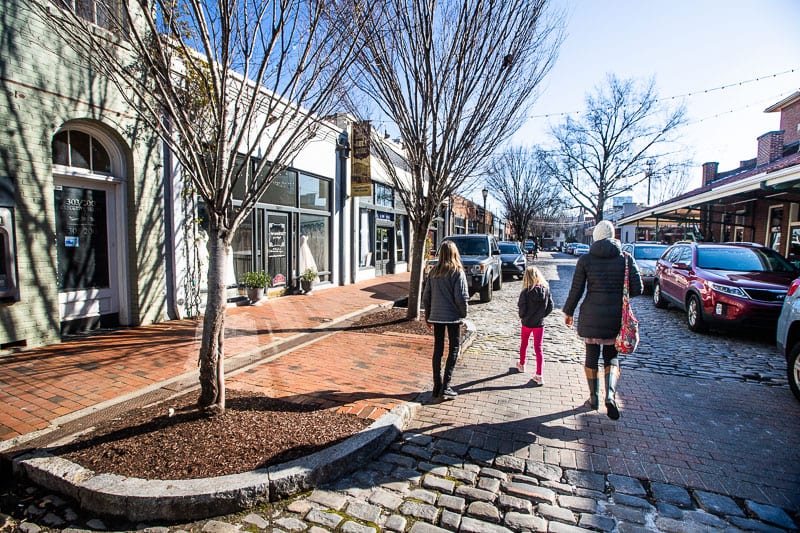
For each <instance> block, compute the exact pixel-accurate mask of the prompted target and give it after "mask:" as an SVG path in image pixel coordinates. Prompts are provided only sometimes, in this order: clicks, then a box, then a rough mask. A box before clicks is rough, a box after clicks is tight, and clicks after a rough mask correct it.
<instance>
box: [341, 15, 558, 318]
mask: <svg viewBox="0 0 800 533" xmlns="http://www.w3.org/2000/svg"><path fill="white" fill-rule="evenodd" d="M385 8H386V14H385V18H384V19H383V20H384V21H386V22H381V21H377V20H376V21H375V22H374V23H373V26H374V27H375V28H376V32H375V33H374V34H372V35H370V39H368V40H367V41H366V42H365V43H364V50H363V53H362V54H361V55H360V56H359V60H358V62H357V65H356V68H355V69H354V71H355V73H354V79H355V83H356V85H357V86H358V88H359V89H360V91H361V92H362V93H363V94H365V95H366V96H367V97H368V98H369V99H370V100H371V101H372V102H373V103H374V104H375V106H376V107H377V108H378V110H379V111H380V112H381V113H382V114H384V115H386V116H388V117H390V118H391V119H392V120H393V121H394V123H395V124H396V126H397V128H398V130H399V134H400V139H401V141H402V144H403V149H404V150H405V156H406V158H407V161H408V165H409V172H410V180H411V182H410V183H403V182H402V181H401V179H400V178H399V177H398V175H397V172H395V170H394V168H393V163H394V161H395V160H393V159H392V154H391V153H389V152H388V151H387V150H385V149H381V148H380V146H377V147H376V148H377V156H378V158H379V159H380V160H381V162H382V165H383V166H384V167H385V170H386V172H387V174H388V175H389V176H391V178H392V180H393V182H394V184H395V187H396V188H397V191H398V193H399V195H400V197H401V199H402V201H403V203H404V205H405V207H406V209H407V210H408V216H409V219H410V221H411V223H412V226H413V230H414V243H413V244H412V250H411V251H412V260H411V289H410V294H409V317H410V318H415V317H417V316H418V315H419V296H420V290H421V272H422V252H423V249H424V241H425V238H426V235H427V228H428V225H429V224H430V222H431V220H432V219H433V217H434V216H435V213H436V210H437V209H438V208H439V206H440V204H441V203H442V201H443V200H445V199H446V198H448V197H449V196H450V195H451V194H452V193H454V192H455V191H457V190H458V189H460V188H462V187H463V186H465V185H466V184H467V183H468V181H469V180H470V179H474V177H475V175H476V173H477V172H478V170H479V169H480V168H481V166H482V165H484V164H485V163H486V162H487V161H488V159H489V157H490V156H491V155H492V154H493V153H494V152H495V150H496V149H497V148H498V147H499V146H501V145H502V144H503V143H504V142H505V141H506V140H507V139H508V138H509V136H510V135H512V134H513V133H514V132H515V131H516V130H517V129H518V128H519V127H520V126H521V125H522V123H523V122H524V121H525V118H526V112H527V110H528V106H529V105H530V103H531V102H532V101H533V99H534V98H535V96H536V94H537V88H538V87H539V84H540V83H541V81H542V80H543V78H544V76H545V74H547V72H548V71H549V70H550V68H551V66H552V64H553V62H554V60H555V58H556V52H557V49H558V46H559V45H560V43H561V40H562V34H561V19H560V17H559V16H557V14H555V13H550V12H549V11H548V10H547V9H546V8H547V1H546V0H467V1H461V0H459V1H456V0H444V1H434V0H421V1H418V2H406V1H403V0H388V1H387V2H385ZM353 113H354V114H356V115H357V116H358V114H357V111H356V110H353ZM377 144H378V145H380V143H377Z"/></svg>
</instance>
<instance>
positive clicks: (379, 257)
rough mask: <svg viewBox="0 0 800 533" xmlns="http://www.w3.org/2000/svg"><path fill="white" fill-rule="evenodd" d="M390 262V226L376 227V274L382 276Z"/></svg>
mask: <svg viewBox="0 0 800 533" xmlns="http://www.w3.org/2000/svg"><path fill="white" fill-rule="evenodd" d="M388 263H389V228H384V227H380V226H378V227H376V228H375V275H376V276H382V275H384V274H386V273H387V270H386V267H387V265H388Z"/></svg>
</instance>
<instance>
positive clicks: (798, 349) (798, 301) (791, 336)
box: [775, 278, 800, 400]
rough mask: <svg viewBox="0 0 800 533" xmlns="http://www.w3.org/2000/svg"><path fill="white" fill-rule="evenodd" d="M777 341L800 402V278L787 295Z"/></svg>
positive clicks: (794, 391) (787, 375)
mask: <svg viewBox="0 0 800 533" xmlns="http://www.w3.org/2000/svg"><path fill="white" fill-rule="evenodd" d="M775 340H776V341H777V343H778V351H779V352H780V353H781V355H783V356H784V357H786V377H787V378H788V379H789V387H790V388H791V389H792V392H793V393H794V395H795V397H796V398H797V399H798V400H800V278H798V279H796V280H794V281H793V282H792V284H791V285H790V286H789V292H787V293H786V299H785V300H784V301H783V307H782V308H781V315H780V317H779V318H778V330H777V333H776V339H775Z"/></svg>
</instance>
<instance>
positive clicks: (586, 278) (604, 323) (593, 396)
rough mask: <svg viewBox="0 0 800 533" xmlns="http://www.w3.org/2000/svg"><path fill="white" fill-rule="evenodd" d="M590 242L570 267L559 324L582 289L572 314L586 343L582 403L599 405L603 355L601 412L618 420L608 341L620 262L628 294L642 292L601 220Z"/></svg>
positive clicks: (617, 322) (613, 331)
mask: <svg viewBox="0 0 800 533" xmlns="http://www.w3.org/2000/svg"><path fill="white" fill-rule="evenodd" d="M592 237H593V238H594V243H593V244H592V245H591V247H590V248H589V253H588V254H585V255H582V256H581V257H580V258H579V259H578V263H577V264H576V265H575V274H574V275H573V277H572V287H571V288H570V291H569V296H567V301H566V302H565V303H564V307H563V311H564V315H565V316H564V323H565V324H566V325H567V326H569V327H572V325H573V322H574V320H573V315H574V314H575V308H576V307H577V306H578V301H580V299H581V296H583V293H584V290H585V291H586V296H585V297H584V299H583V303H581V308H580V314H579V316H578V335H579V336H580V337H581V338H582V339H583V340H584V342H585V343H586V362H585V363H584V371H585V372H586V382H587V384H588V385H589V400H588V401H587V405H588V406H589V407H591V408H592V409H597V408H598V407H599V405H600V383H599V382H600V380H599V377H598V362H599V360H600V353H601V351H602V354H603V370H604V372H605V382H606V383H605V384H606V399H605V404H606V411H607V414H608V417H609V418H611V419H612V420H617V419H618V418H619V408H618V407H617V402H616V389H617V380H618V379H619V358H618V357H617V349H616V347H615V346H614V340H615V339H616V337H617V334H618V333H619V328H620V326H621V325H622V288H623V283H624V280H625V262H626V261H627V262H628V270H629V273H628V277H629V280H628V294H629V295H630V297H634V296H638V295H640V294H642V278H641V276H640V275H639V269H638V267H637V266H636V261H633V259H632V258H631V257H630V256H629V255H623V254H622V250H621V248H620V243H619V241H617V240H616V239H615V238H614V226H613V225H612V224H611V223H610V222H608V221H607V220H603V221H601V222H600V223H598V224H597V226H595V228H594V232H593V234H592Z"/></svg>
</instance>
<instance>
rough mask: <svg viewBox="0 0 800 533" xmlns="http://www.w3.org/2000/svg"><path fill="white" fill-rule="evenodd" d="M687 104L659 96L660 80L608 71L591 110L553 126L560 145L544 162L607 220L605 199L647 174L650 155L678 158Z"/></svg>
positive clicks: (587, 206) (588, 102)
mask: <svg viewBox="0 0 800 533" xmlns="http://www.w3.org/2000/svg"><path fill="white" fill-rule="evenodd" d="M684 123H685V109H684V107H683V106H678V107H676V108H675V109H669V108H667V107H666V106H664V105H662V104H661V102H659V100H658V96H657V94H656V90H655V82H654V81H653V80H650V81H649V82H647V83H644V84H637V83H636V82H635V81H634V80H632V79H628V80H620V79H618V78H617V77H616V76H614V75H609V76H608V79H607V85H606V86H604V87H597V88H595V90H594V92H593V93H591V94H589V95H588V96H587V97H586V110H585V112H584V113H582V114H581V115H580V116H579V118H577V119H573V118H571V117H567V119H566V120H565V121H564V122H563V123H562V124H559V125H556V126H554V127H553V128H552V129H551V135H552V137H553V139H554V141H555V147H554V148H552V149H551V150H547V151H542V152H541V158H542V163H543V165H544V168H545V172H547V173H548V174H549V175H550V176H552V177H553V178H555V179H557V180H558V181H559V182H560V183H561V185H562V186H563V187H564V189H565V190H566V191H567V193H568V194H569V195H570V196H572V198H574V199H575V200H576V201H577V202H578V204H579V205H580V206H583V207H584V208H585V209H586V210H587V211H588V212H589V213H591V214H593V215H594V218H595V221H598V222H599V221H600V220H603V210H604V206H605V203H606V200H608V199H609V198H613V197H614V196H617V195H619V194H622V193H624V192H628V191H630V190H632V189H633V188H634V187H635V186H636V185H638V184H639V183H641V182H643V181H644V180H646V179H647V177H646V175H645V171H646V165H647V162H648V161H649V160H651V159H652V160H654V161H667V160H670V159H671V158H673V157H675V153H674V151H675V150H676V146H675V144H674V141H675V138H674V137H675V134H676V133H677V130H678V128H679V127H680V126H681V125H683V124H684Z"/></svg>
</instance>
